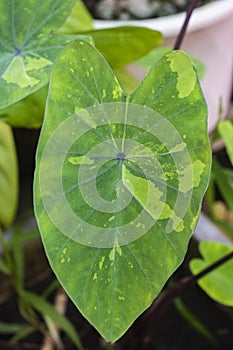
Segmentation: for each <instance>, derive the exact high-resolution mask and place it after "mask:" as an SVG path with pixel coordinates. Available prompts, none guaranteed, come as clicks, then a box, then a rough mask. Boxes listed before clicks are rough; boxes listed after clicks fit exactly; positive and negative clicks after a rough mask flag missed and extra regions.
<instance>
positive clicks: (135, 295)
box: [34, 41, 210, 341]
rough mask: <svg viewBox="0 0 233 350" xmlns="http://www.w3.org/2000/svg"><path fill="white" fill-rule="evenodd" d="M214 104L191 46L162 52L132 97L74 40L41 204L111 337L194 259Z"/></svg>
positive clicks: (58, 256)
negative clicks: (190, 250) (190, 253)
mask: <svg viewBox="0 0 233 350" xmlns="http://www.w3.org/2000/svg"><path fill="white" fill-rule="evenodd" d="M80 61H81V62H82V65H81V66H80V65H79V64H78V63H79V62H80ZM206 114H207V111H206V104H205V101H204V99H203V95H202V92H201V90H200V87H199V84H198V81H197V77H196V73H195V69H194V68H193V65H192V61H191V60H190V59H189V57H188V56H187V55H186V54H184V53H182V52H170V53H168V54H166V55H165V56H164V57H162V58H161V59H160V60H159V61H158V62H156V64H155V65H154V66H153V67H152V68H151V69H150V71H149V73H148V74H147V76H146V77H145V79H144V80H143V82H142V83H141V85H140V86H139V88H138V89H137V90H136V91H135V92H134V93H133V94H132V95H130V96H129V97H127V98H126V97H125V96H124V93H123V91H122V89H121V87H120V85H119V83H118V82H117V81H116V78H115V77H114V75H113V73H112V71H111V69H110V67H109V66H108V64H107V63H106V61H105V60H104V59H103V57H102V56H101V55H100V54H99V53H98V51H97V50H96V49H95V48H93V47H92V46H91V45H89V44H88V43H86V42H84V41H77V42H73V43H71V44H69V45H68V46H67V47H66V48H65V49H64V51H63V52H62V54H61V55H60V56H59V58H58V59H57V61H56V63H55V65H54V69H53V72H52V76H51V85H50V90H49V96H48V100H47V108H46V117H45V121H44V125H43V128H42V132H41V137H40V141H39V146H38V150H37V165H36V173H35V186H34V201H35V211H36V216H37V221H38V224H39V228H40V232H41V234H42V239H43V242H44V246H45V249H46V252H47V255H48V258H49V260H50V263H51V266H52V268H53V269H54V271H55V273H56V275H57V277H58V279H59V280H60V282H61V283H62V285H63V286H64V288H65V290H66V291H67V293H68V294H69V296H70V298H71V299H72V300H73V302H74V303H75V304H76V305H77V307H78V308H79V310H80V311H81V312H82V314H83V315H84V316H85V317H86V318H87V319H88V320H89V321H90V322H91V323H92V324H93V325H94V326H95V327H96V328H97V329H98V331H99V332H100V333H101V334H102V335H103V337H105V338H106V339H107V340H109V341H115V340H116V339H118V338H120V337H121V336H122V335H123V333H124V332H125V331H126V330H127V329H128V328H129V326H130V325H131V324H132V322H133V321H134V320H135V319H136V318H137V317H138V316H139V315H140V314H141V313H142V312H143V311H144V310H145V309H146V308H148V307H149V306H150V305H151V303H152V302H153V300H154V298H155V297H156V296H157V295H158V293H159V292H160V290H161V288H162V287H163V286H164V284H165V282H166V281H167V279H168V278H169V276H170V275H171V274H172V273H173V272H174V270H175V269H176V268H177V267H178V266H179V265H180V264H181V262H182V260H183V258H184V255H185V252H186V249H187V244H188V241H189V238H190V236H191V234H192V232H193V230H194V227H195V225H196V222H197V219H198V214H199V210H200V203H201V199H202V196H203V194H204V192H205V189H206V186H207V182H208V177H209V170H210V150H209V143H208V137H207V128H206Z"/></svg>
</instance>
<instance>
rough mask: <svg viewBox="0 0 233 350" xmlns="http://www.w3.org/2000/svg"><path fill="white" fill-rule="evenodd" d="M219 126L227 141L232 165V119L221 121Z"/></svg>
mask: <svg viewBox="0 0 233 350" xmlns="http://www.w3.org/2000/svg"><path fill="white" fill-rule="evenodd" d="M217 128H218V132H219V134H220V135H221V137H222V138H223V141H224V143H225V146H226V150H227V154H228V157H229V159H230V162H231V165H233V123H232V121H231V120H224V121H220V122H219V123H218V126H217Z"/></svg>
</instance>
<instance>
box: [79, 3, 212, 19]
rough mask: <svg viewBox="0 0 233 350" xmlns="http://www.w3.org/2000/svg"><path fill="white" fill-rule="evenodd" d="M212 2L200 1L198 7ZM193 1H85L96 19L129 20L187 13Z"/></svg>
mask: <svg viewBox="0 0 233 350" xmlns="http://www.w3.org/2000/svg"><path fill="white" fill-rule="evenodd" d="M210 1H212V0H200V1H199V3H198V6H201V5H204V4H207V3H208V2H210ZM190 2H191V0H84V3H85V5H86V6H87V8H88V10H89V11H90V13H91V14H92V16H93V17H94V18H96V19H104V20H112V19H119V20H129V19H145V18H156V17H161V16H169V15H172V14H175V13H179V12H183V11H186V10H187V8H188V5H189V4H190Z"/></svg>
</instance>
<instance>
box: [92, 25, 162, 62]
mask: <svg viewBox="0 0 233 350" xmlns="http://www.w3.org/2000/svg"><path fill="white" fill-rule="evenodd" d="M85 34H87V35H91V36H92V38H93V40H94V43H95V46H96V48H97V49H98V50H99V51H100V52H101V53H102V55H103V56H104V57H105V59H106V60H107V61H108V63H109V64H110V65H111V67H112V68H120V67H123V66H125V65H127V64H129V63H131V62H133V61H136V60H137V59H138V58H139V57H141V56H143V55H145V54H146V53H147V52H149V51H150V50H152V49H153V48H154V47H156V46H158V45H160V44H161V43H162V41H163V37H162V34H161V33H160V32H158V31H155V30H151V29H148V28H143V27H133V26H132V27H131V26H129V27H124V26H122V27H116V28H111V29H99V30H93V31H89V32H86V33H85Z"/></svg>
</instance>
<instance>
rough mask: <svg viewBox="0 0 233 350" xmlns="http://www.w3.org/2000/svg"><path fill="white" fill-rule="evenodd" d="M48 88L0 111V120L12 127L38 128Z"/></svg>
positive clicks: (42, 115) (40, 123)
mask: <svg viewBox="0 0 233 350" xmlns="http://www.w3.org/2000/svg"><path fill="white" fill-rule="evenodd" d="M47 93H48V86H47V85H46V86H44V87H43V88H41V89H39V90H38V91H36V92H34V93H33V94H31V95H29V96H27V97H25V98H24V99H23V100H21V101H19V102H17V103H15V104H13V105H11V106H10V107H8V108H5V109H1V110H0V120H2V121H4V122H6V123H7V124H10V125H11V126H13V127H27V128H39V127H41V125H42V122H43V118H44V110H45V101H46V97H47Z"/></svg>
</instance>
